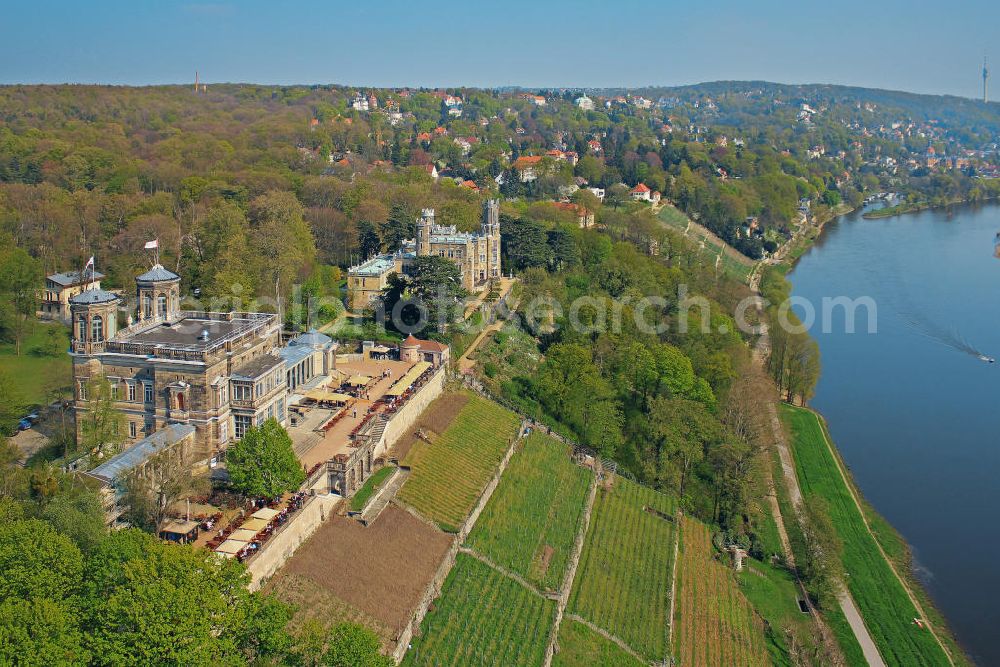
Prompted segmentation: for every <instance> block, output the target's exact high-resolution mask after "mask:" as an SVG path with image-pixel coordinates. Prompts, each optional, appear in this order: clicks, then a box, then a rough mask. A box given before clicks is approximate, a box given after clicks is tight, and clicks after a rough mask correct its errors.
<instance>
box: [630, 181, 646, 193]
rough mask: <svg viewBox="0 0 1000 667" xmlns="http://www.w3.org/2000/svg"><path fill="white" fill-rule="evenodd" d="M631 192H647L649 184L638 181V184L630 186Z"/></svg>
mask: <svg viewBox="0 0 1000 667" xmlns="http://www.w3.org/2000/svg"><path fill="white" fill-rule="evenodd" d="M632 192H649V186H648V185H646V184H645V183H640V184H639V185H637V186H635V187H634V188H632Z"/></svg>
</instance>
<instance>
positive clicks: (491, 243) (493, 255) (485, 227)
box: [481, 199, 500, 278]
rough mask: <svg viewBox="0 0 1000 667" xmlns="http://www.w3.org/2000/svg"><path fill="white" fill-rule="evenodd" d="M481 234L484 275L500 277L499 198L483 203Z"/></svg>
mask: <svg viewBox="0 0 1000 667" xmlns="http://www.w3.org/2000/svg"><path fill="white" fill-rule="evenodd" d="M481 232H482V235H483V236H484V237H485V238H486V267H487V268H486V277H487V278H499V277H500V200H498V199H488V200H486V202H485V203H484V204H483V223H482V230H481Z"/></svg>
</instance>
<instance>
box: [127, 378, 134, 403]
mask: <svg viewBox="0 0 1000 667" xmlns="http://www.w3.org/2000/svg"><path fill="white" fill-rule="evenodd" d="M128 400H129V401H131V402H133V403H135V383H134V382H129V383H128Z"/></svg>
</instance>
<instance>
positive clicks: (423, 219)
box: [417, 208, 434, 257]
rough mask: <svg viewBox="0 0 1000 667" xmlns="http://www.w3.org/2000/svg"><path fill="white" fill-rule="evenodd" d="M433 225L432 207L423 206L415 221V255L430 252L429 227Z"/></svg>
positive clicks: (425, 254) (424, 254)
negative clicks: (418, 218) (418, 217)
mask: <svg viewBox="0 0 1000 667" xmlns="http://www.w3.org/2000/svg"><path fill="white" fill-rule="evenodd" d="M433 227H434V209H432V208H425V209H424V210H423V211H421V214H420V220H418V221H417V256H418V257H424V256H427V255H430V254H431V229H432V228H433Z"/></svg>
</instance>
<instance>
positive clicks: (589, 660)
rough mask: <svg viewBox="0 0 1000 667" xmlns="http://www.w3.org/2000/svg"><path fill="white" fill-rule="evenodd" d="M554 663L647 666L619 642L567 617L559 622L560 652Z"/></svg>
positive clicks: (595, 666) (563, 666)
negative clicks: (616, 642)
mask: <svg viewBox="0 0 1000 667" xmlns="http://www.w3.org/2000/svg"><path fill="white" fill-rule="evenodd" d="M552 664H553V666H554V667H581V665H588V666H592V667H644V666H645V663H644V662H641V661H639V660H637V659H636V658H635V657H633V656H632V655H631V654H629V653H626V652H625V651H623V650H622V648H621V647H620V646H618V644H615V643H614V642H612V641H609V640H607V639H605V638H604V637H602V636H601V635H599V634H597V633H596V632H594V631H593V630H591V629H590V628H588V627H587V626H586V625H584V624H583V623H580V622H579V621H574V620H573V619H571V618H563V621H562V623H561V624H560V626H559V652H558V653H556V654H555V656H554V657H553V658H552Z"/></svg>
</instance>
